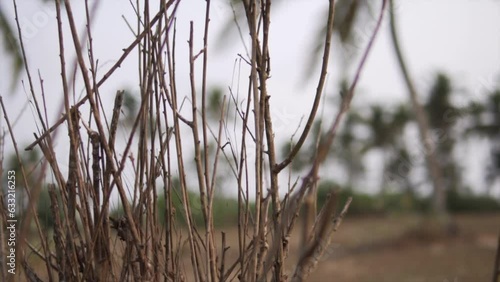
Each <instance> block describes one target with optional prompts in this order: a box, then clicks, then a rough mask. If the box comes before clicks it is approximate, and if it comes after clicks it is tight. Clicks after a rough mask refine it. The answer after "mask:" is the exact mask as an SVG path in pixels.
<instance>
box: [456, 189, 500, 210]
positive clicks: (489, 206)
mask: <svg viewBox="0 0 500 282" xmlns="http://www.w3.org/2000/svg"><path fill="white" fill-rule="evenodd" d="M447 200H448V202H447V205H448V210H449V211H450V212H492V211H500V202H499V201H498V200H495V199H493V198H491V197H488V196H476V195H471V194H465V193H462V194H461V193H458V192H456V191H450V192H449V193H448V198H447Z"/></svg>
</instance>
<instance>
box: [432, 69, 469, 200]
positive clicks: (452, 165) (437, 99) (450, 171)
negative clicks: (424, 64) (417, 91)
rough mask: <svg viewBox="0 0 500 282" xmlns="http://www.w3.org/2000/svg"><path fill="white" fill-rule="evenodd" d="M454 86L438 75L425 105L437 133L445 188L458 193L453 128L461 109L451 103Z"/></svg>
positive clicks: (443, 75) (459, 182)
mask: <svg viewBox="0 0 500 282" xmlns="http://www.w3.org/2000/svg"><path fill="white" fill-rule="evenodd" d="M451 95H452V85H451V81H450V79H449V78H448V77H447V76H446V75H445V74H443V73H438V74H437V75H436V78H435V81H434V84H433V85H432V87H431V89H430V95H429V98H428V100H427V103H426V104H425V109H426V111H427V114H428V115H429V126H430V127H431V128H432V130H433V131H434V132H436V133H437V134H436V135H438V136H437V138H436V139H437V142H436V155H437V159H438V160H439V164H440V166H441V168H442V172H443V176H444V177H443V181H444V185H445V187H447V189H449V190H450V191H454V192H456V191H457V190H458V189H459V188H460V186H461V179H460V173H459V171H460V168H459V167H458V165H457V162H456V161H455V159H454V157H453V150H454V148H455V144H456V137H455V132H454V131H453V127H454V125H455V124H456V121H457V119H458V116H457V115H456V113H458V112H459V109H458V108H456V107H455V106H453V104H452V102H451Z"/></svg>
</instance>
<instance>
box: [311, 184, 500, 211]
mask: <svg viewBox="0 0 500 282" xmlns="http://www.w3.org/2000/svg"><path fill="white" fill-rule="evenodd" d="M331 187H338V185H336V184H334V183H332V182H323V183H321V184H320V186H319V189H318V210H320V209H321V207H322V206H323V204H324V203H325V201H326V198H327V196H328V194H330V193H331V192H332V188H331ZM338 197H339V199H338V201H339V202H338V203H339V209H340V206H342V205H343V203H345V202H346V200H347V198H348V197H352V198H353V201H352V203H351V206H350V208H349V215H376V214H384V213H404V212H427V211H429V210H430V208H431V206H432V204H431V202H432V199H431V198H428V197H427V198H422V197H419V196H418V195H415V194H413V193H411V192H410V191H406V192H399V193H385V194H382V195H380V194H377V195H370V194H366V193H360V192H357V191H354V190H353V189H351V188H342V189H339V190H338ZM447 206H448V210H449V211H450V212H452V213H459V212H493V211H497V212H498V211H500V202H499V201H497V200H495V199H494V198H491V197H487V196H476V195H472V194H468V193H463V192H462V193H459V192H457V191H449V192H448V197H447Z"/></svg>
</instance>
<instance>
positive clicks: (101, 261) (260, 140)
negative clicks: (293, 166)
mask: <svg viewBox="0 0 500 282" xmlns="http://www.w3.org/2000/svg"><path fill="white" fill-rule="evenodd" d="M60 2H61V1H59V0H56V1H55V7H56V11H57V23H58V34H59V53H60V61H59V65H60V69H61V83H62V85H61V86H62V87H61V89H62V90H63V95H64V106H63V108H64V109H63V113H64V115H63V117H62V118H61V119H60V120H59V121H57V122H56V123H55V125H53V126H52V127H49V124H48V122H47V112H46V110H45V109H46V107H45V103H46V97H45V95H44V94H43V93H42V95H41V98H42V99H43V101H42V102H43V103H42V104H40V103H39V102H38V100H39V99H40V95H39V94H37V93H35V90H34V89H35V86H34V82H33V81H32V79H31V75H30V73H31V72H30V68H29V65H28V63H26V65H25V68H26V74H27V75H28V82H29V86H30V91H31V95H32V99H33V101H34V103H35V106H36V109H37V111H38V115H39V116H38V118H39V120H38V122H39V123H40V124H41V125H42V128H43V131H42V132H40V134H39V136H36V138H37V139H36V141H35V142H34V143H33V144H31V145H30V146H29V147H28V148H27V149H28V150H31V149H33V148H35V147H38V148H40V150H41V151H42V152H43V155H44V157H45V160H46V162H45V164H44V167H43V169H42V174H43V173H46V172H45V170H46V168H47V169H50V173H51V175H52V176H53V178H52V179H54V183H53V184H51V185H49V192H50V198H51V202H52V207H51V210H52V214H53V218H54V222H55V223H54V231H53V234H51V235H48V234H45V233H44V232H43V230H42V228H41V227H40V224H39V222H38V220H37V217H36V214H35V213H34V203H35V202H36V200H37V194H38V193H39V192H40V189H41V187H42V185H41V184H40V185H38V186H37V187H32V188H30V189H28V190H29V191H31V193H30V194H29V198H30V204H29V206H30V208H31V210H30V212H29V213H28V215H27V216H26V218H25V220H24V225H23V228H22V229H21V230H20V238H21V241H22V242H23V243H22V246H21V247H20V248H19V255H20V257H22V258H24V263H23V267H24V273H25V275H26V279H28V280H30V281H38V280H39V279H41V278H40V277H42V276H43V277H46V279H48V280H50V281H56V280H59V281H127V280H128V281H160V280H163V281H184V280H188V279H189V280H193V281H232V280H234V279H235V278H237V279H239V280H241V281H266V280H270V279H271V280H272V281H285V280H291V281H303V280H304V279H305V278H306V277H307V276H308V275H309V274H310V273H311V271H313V270H314V268H315V267H316V266H317V264H318V262H319V260H320V258H321V257H322V255H323V254H324V252H325V250H326V248H327V247H328V245H329V243H330V241H331V237H332V236H331V235H332V232H334V231H335V230H336V229H337V228H338V226H339V225H340V223H341V221H342V218H343V217H344V216H345V214H346V212H347V209H348V207H349V204H350V200H349V201H348V202H347V203H345V205H344V207H343V208H342V209H341V211H340V213H339V214H338V215H336V210H337V204H336V200H337V198H336V195H335V194H332V195H331V197H330V199H329V200H328V201H327V203H326V204H325V206H324V207H323V208H322V209H321V211H319V213H318V214H317V216H316V211H315V208H314V209H313V210H314V212H313V214H314V216H315V219H314V221H311V222H309V223H306V224H305V225H304V226H305V228H304V230H305V231H304V234H305V238H307V241H306V242H305V244H304V248H303V250H302V252H301V256H300V259H299V260H298V262H297V265H296V266H295V267H294V269H292V271H287V270H286V269H285V266H286V265H285V261H286V260H287V258H288V257H289V248H288V247H289V239H290V236H291V232H292V230H293V228H294V226H295V222H296V220H297V218H298V215H299V211H300V209H301V207H302V206H303V203H304V198H305V197H306V196H307V197H313V198H314V197H315V187H316V184H317V180H318V170H319V168H320V165H321V164H322V163H323V161H324V160H325V158H326V156H327V154H328V151H329V148H330V146H331V144H332V142H333V139H334V137H335V133H336V131H337V128H338V126H339V124H340V121H341V120H342V117H343V116H344V114H345V113H346V111H347V110H348V108H349V105H350V102H351V100H352V98H353V95H354V88H355V86H356V83H357V80H358V77H359V74H360V72H361V69H362V67H363V65H364V62H365V60H366V56H367V54H368V52H369V50H370V48H371V45H372V44H373V39H374V37H375V35H376V34H377V31H378V28H379V26H380V22H381V19H382V15H383V11H384V8H385V2H386V1H383V6H382V10H381V13H380V18H379V20H378V25H377V28H376V30H375V31H374V33H373V36H372V39H371V41H370V42H369V45H368V47H367V48H366V50H365V53H364V56H363V58H362V62H361V64H360V67H359V69H358V71H357V73H356V77H355V79H354V80H353V83H352V86H351V88H350V89H349V92H348V93H347V95H345V96H344V98H343V101H342V104H341V107H340V110H339V112H338V114H337V115H336V116H335V118H334V119H333V120H332V125H331V127H330V129H329V131H328V134H327V136H326V137H325V138H324V139H323V140H321V142H319V143H318V144H317V150H316V153H315V155H314V160H313V162H312V163H311V169H310V171H309V172H308V173H307V174H306V175H305V177H304V178H303V180H302V183H301V185H299V187H298V188H297V189H295V190H296V191H292V190H293V189H289V191H288V193H286V194H285V195H280V190H279V175H280V174H281V173H283V172H284V169H285V168H286V167H287V166H289V165H290V163H291V162H292V161H293V160H294V158H295V156H296V155H297V153H298V152H299V150H300V149H301V147H302V145H303V144H304V142H305V140H306V139H307V137H308V136H309V133H310V129H311V127H312V124H313V122H314V120H315V118H316V112H317V109H318V106H319V103H320V100H321V98H322V97H321V96H322V93H323V92H324V86H325V81H326V76H327V70H328V63H329V54H330V50H331V37H332V32H333V23H334V11H335V3H334V2H335V1H333V0H330V4H329V11H328V19H327V22H326V33H325V44H324V50H323V61H322V65H321V73H320V77H319V81H318V84H317V89H316V94H315V98H314V101H313V106H312V109H311V111H310V114H309V116H308V119H307V123H306V124H305V126H304V128H303V129H302V132H301V134H300V137H299V139H298V141H297V142H296V144H295V145H294V146H293V148H292V149H291V151H290V153H289V154H288V155H287V156H286V157H285V158H284V159H283V160H282V161H280V160H279V159H278V154H277V153H276V146H277V145H276V144H275V136H274V131H273V120H272V118H271V111H272V103H271V102H272V99H273V98H271V94H270V93H268V88H267V81H268V79H269V78H270V57H271V52H270V51H269V47H268V44H269V37H270V36H271V35H270V24H271V7H272V5H271V0H263V1H249V0H243V1H242V9H244V13H245V15H246V21H247V25H248V30H249V34H250V41H251V48H250V52H249V54H248V58H247V59H246V62H247V63H248V67H249V79H248V92H247V97H246V99H245V100H244V103H242V104H240V103H239V102H237V101H236V100H235V99H234V96H233V95H232V94H231V95H232V96H231V97H232V101H233V102H234V104H235V107H236V109H237V110H236V111H237V113H238V115H236V116H237V117H238V118H239V119H240V120H239V121H238V122H239V123H238V124H239V125H241V127H240V128H239V130H240V132H241V133H240V135H239V139H238V140H239V142H240V144H239V146H236V144H233V143H231V142H229V141H228V142H223V141H222V140H223V132H224V131H225V130H227V125H228V121H227V119H226V111H227V109H228V104H229V102H228V101H227V100H229V99H225V98H224V99H223V101H222V103H221V105H220V117H219V122H218V124H217V127H218V128H217V129H216V130H212V127H211V124H210V122H209V120H208V117H207V109H208V106H207V95H208V94H207V92H208V91H207V87H208V81H207V72H208V65H209V59H208V58H209V57H208V52H209V49H208V48H209V46H210V45H209V42H208V40H209V22H210V21H209V15H210V7H211V1H209V0H207V1H206V15H205V19H204V33H203V39H202V40H203V43H202V46H203V47H202V48H201V50H196V49H195V46H196V44H195V38H194V25H193V22H191V25H190V34H189V41H188V46H189V66H190V76H189V77H190V79H189V83H190V95H188V96H189V97H188V98H187V100H189V104H190V107H191V108H190V111H186V110H182V109H181V107H182V106H181V104H182V101H181V99H183V98H185V97H184V96H182V94H181V93H179V91H178V84H179V83H182V82H180V81H179V79H178V78H177V76H176V60H177V59H178V57H177V56H176V48H177V41H176V39H177V36H178V35H177V33H176V21H175V15H176V11H177V8H178V7H179V5H180V4H181V1H175V0H169V1H161V4H160V6H159V7H158V10H157V12H156V13H153V12H152V11H153V7H152V6H150V5H149V1H147V0H146V1H144V3H142V11H143V14H142V15H141V14H139V11H140V10H141V9H139V3H137V6H136V9H137V17H138V25H137V37H136V39H135V40H134V41H133V42H132V43H131V44H130V45H129V46H128V47H127V48H125V49H124V52H123V54H122V55H121V56H120V58H119V59H118V60H117V61H116V63H115V64H114V65H113V66H112V67H111V68H110V69H109V71H108V72H106V73H105V74H104V75H103V76H102V77H100V78H99V77H98V75H97V68H98V60H96V58H95V57H94V52H93V44H94V42H93V40H92V13H93V11H94V10H95V9H96V7H97V5H98V3H99V1H96V2H95V4H93V5H95V6H92V7H89V3H88V1H85V11H82V12H84V13H85V15H86V20H87V29H86V31H85V33H84V35H83V37H82V34H79V33H78V31H77V26H76V24H75V20H74V15H73V10H72V5H73V4H74V3H73V2H72V1H69V0H65V1H64V5H62V4H63V3H60ZM14 3H15V1H14ZM16 13H17V7H16ZM63 17H64V18H65V20H64V21H63ZM63 22H67V23H68V24H69V28H70V33H69V36H70V37H71V38H72V40H73V46H65V44H64V40H63V39H64V38H63V36H68V34H66V33H65V30H66V29H65V27H64V26H63ZM19 33H20V38H22V36H21V29H20V28H19ZM81 38H86V39H85V41H82V40H81ZM21 43H22V41H21ZM21 46H22V45H21ZM83 46H88V48H87V50H84V48H83ZM22 48H23V54H24V46H22ZM67 48H71V49H74V52H75V54H76V58H77V59H76V62H75V66H77V67H78V68H79V72H74V73H75V74H76V73H77V74H78V75H79V76H80V79H81V80H82V81H83V83H84V92H85V96H84V98H83V99H82V100H80V101H73V102H72V99H71V97H73V94H74V93H73V90H71V89H72V85H73V83H74V81H75V79H76V77H75V76H73V77H67V74H68V73H69V72H68V70H70V68H68V66H67V64H66V60H67V59H66V57H65V49H67ZM133 51H138V52H137V54H138V56H137V60H138V66H139V83H138V84H139V85H140V107H139V110H138V113H137V115H136V116H135V119H134V122H133V125H131V126H130V133H129V136H128V139H127V140H126V142H125V145H124V146H123V147H122V148H121V149H120V150H119V151H118V148H119V146H118V145H117V141H116V140H117V137H116V132H117V128H118V124H119V122H118V121H119V116H120V111H121V107H122V104H123V91H118V92H117V94H116V98H115V105H114V109H113V112H112V117H111V119H110V121H108V119H107V117H106V112H105V110H104V108H103V106H102V103H101V102H100V101H101V96H102V95H108V94H107V93H101V91H100V87H101V86H102V85H103V84H105V83H106V81H107V79H108V78H110V77H111V76H113V74H114V73H115V72H117V70H118V68H119V67H120V65H121V63H122V62H123V61H124V60H126V59H129V57H132V55H131V54H133V53H134V52H133ZM24 56H25V62H27V60H26V55H25V54H24ZM200 60H201V62H199V61H200ZM200 64H201V72H199V71H197V70H196V68H195V67H196V66H199V65H200ZM200 80H201V81H200ZM40 84H41V86H42V89H43V83H42V80H41V78H40ZM200 85H201V89H200ZM82 105H88V106H89V108H90V109H89V110H88V112H87V113H82V112H81V111H82V110H81V109H82V107H81V106H82ZM243 108H244V109H243ZM6 120H7V123H8V124H9V121H8V118H7V116H6ZM63 126H65V127H66V128H67V133H68V137H69V143H70V149H69V152H68V160H69V162H68V163H69V167H68V171H67V174H66V175H65V174H64V173H63V172H62V171H63V169H62V168H61V167H60V164H59V163H58V162H57V157H56V154H58V153H59V152H56V150H55V147H54V142H53V139H54V134H51V132H53V131H54V130H55V129H56V128H58V127H63ZM13 141H14V144H16V143H15V139H13ZM211 142H212V143H211ZM214 143H215V144H216V146H215V151H214V150H210V148H209V147H210V146H209V145H210V144H214ZM134 146H136V148H135V149H134ZM223 146H230V149H231V154H232V156H228V155H227V154H226V152H225V151H223V149H222V148H223ZM16 148H17V147H16ZM250 148H255V149H254V150H255V151H253V152H251V151H250V150H251V149H250ZM191 151H194V167H195V172H193V171H192V170H190V168H189V165H190V164H192V161H191V160H188V159H187V158H188V157H187V156H189V154H190V152H191ZM132 152H135V155H133V154H132ZM250 155H252V157H250ZM132 156H133V157H132ZM224 157H225V158H224ZM224 162H228V163H231V165H232V166H231V168H232V172H233V175H234V183H236V186H237V189H238V204H239V208H238V245H237V246H228V245H227V241H226V234H224V233H223V234H222V238H221V239H222V240H221V242H220V243H219V242H218V236H217V232H216V230H215V228H214V218H213V203H214V198H215V193H216V190H217V189H216V188H217V185H218V181H217V178H218V177H219V173H218V168H219V167H220V165H221V164H222V163H224ZM127 165H129V166H132V167H133V171H134V175H133V183H132V184H127V183H126V182H125V181H124V175H123V172H124V170H125V167H126V166H127ZM249 171H251V172H249ZM174 172H175V173H174ZM188 175H189V176H188ZM174 177H176V178H178V180H179V181H178V187H176V186H175V183H174ZM188 177H189V178H190V179H188ZM191 178H196V180H195V181H193V182H195V183H196V187H197V188H198V189H197V190H198V192H199V196H200V202H201V203H200V207H201V212H202V215H203V226H202V227H200V226H198V225H196V224H195V222H194V219H193V207H192V206H191V205H192V203H191V201H190V199H189V189H188V186H189V185H190V183H191ZM41 179H42V178H41ZM41 182H42V181H40V183H41ZM27 186H28V185H27ZM160 191H161V192H162V193H160ZM116 192H117V193H118V195H119V199H120V203H121V205H122V206H123V211H124V214H123V217H119V218H114V217H110V200H111V195H112V193H116ZM159 197H164V201H165V209H164V210H159V209H158V208H157V207H158V205H157V201H158V200H159ZM176 197H179V198H180V201H181V203H182V209H183V210H182V211H179V210H175V207H174V204H173V199H174V198H176ZM252 198H253V199H252ZM251 202H254V203H255V208H251ZM310 204H311V205H314V207H315V204H314V201H310ZM160 213H164V214H165V215H166V216H165V221H164V222H159V214H160ZM176 214H181V215H182V217H183V218H182V219H183V221H184V222H185V226H179V223H178V221H177V220H176ZM31 219H34V222H35V224H36V226H37V230H38V235H39V236H38V237H39V239H40V241H39V244H40V246H41V248H37V247H35V246H33V245H32V244H30V243H28V242H29V240H28V239H29V238H30V237H31V236H30V235H29V230H30V228H29V227H30V224H31V222H32V220H31ZM229 248H236V249H237V255H236V256H234V257H231V256H230V255H229V254H228V252H227V251H228V249H229ZM31 253H34V254H36V255H37V256H38V257H39V259H41V260H42V261H43V262H44V265H45V272H44V273H45V274H40V273H41V272H42V270H41V269H36V268H34V267H33V266H30V264H29V263H28V262H27V260H26V259H27V257H28V254H31ZM183 256H187V257H189V258H190V263H186V261H183V260H182V259H181V257H183ZM187 277H191V278H187Z"/></svg>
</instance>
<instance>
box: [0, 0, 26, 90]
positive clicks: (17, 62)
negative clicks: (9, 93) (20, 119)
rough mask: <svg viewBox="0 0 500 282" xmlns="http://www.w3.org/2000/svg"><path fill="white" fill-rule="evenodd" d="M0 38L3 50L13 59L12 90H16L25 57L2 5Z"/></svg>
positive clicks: (0, 9)
mask: <svg viewBox="0 0 500 282" xmlns="http://www.w3.org/2000/svg"><path fill="white" fill-rule="evenodd" d="M0 37H1V38H2V40H1V41H3V45H4V46H3V48H4V49H5V51H7V54H9V56H10V57H11V59H12V67H13V72H12V85H11V89H14V88H15V86H16V85H17V84H16V82H17V80H18V79H19V76H20V75H21V70H22V66H23V57H22V54H21V46H19V43H18V41H17V39H16V34H15V33H14V30H13V28H12V27H11V25H10V24H9V22H8V21H7V17H6V14H5V13H4V11H3V9H2V6H1V5H0Z"/></svg>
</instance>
